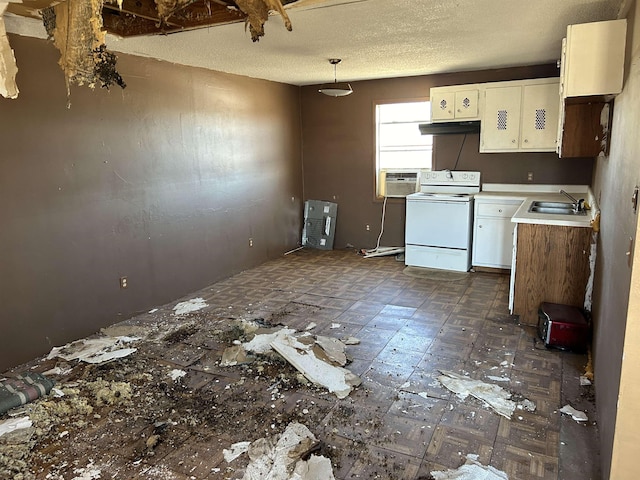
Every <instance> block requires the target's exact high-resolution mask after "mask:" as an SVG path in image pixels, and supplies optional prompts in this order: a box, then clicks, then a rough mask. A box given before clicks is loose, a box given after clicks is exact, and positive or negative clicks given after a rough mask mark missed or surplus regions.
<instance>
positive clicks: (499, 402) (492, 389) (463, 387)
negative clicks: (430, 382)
mask: <svg viewBox="0 0 640 480" xmlns="http://www.w3.org/2000/svg"><path fill="white" fill-rule="evenodd" d="M441 373H442V375H441V376H439V377H438V380H439V381H440V383H442V385H444V386H445V387H446V388H448V389H449V390H451V391H452V392H453V393H455V394H456V395H457V396H458V397H459V398H460V399H461V400H464V399H465V398H467V397H468V396H469V395H471V396H472V397H475V398H477V399H478V400H482V401H483V402H487V403H488V404H489V406H490V407H491V408H493V409H494V410H495V412H496V413H498V414H499V415H502V416H504V417H506V418H509V419H510V418H511V415H513V411H514V410H515V409H516V402H514V401H512V400H509V399H510V398H511V394H510V393H509V392H507V391H506V390H504V389H502V388H501V387H499V386H498V385H493V384H490V383H485V382H483V381H480V380H474V379H472V378H469V377H464V376H462V375H458V374H457V373H454V372H448V371H446V370H441Z"/></svg>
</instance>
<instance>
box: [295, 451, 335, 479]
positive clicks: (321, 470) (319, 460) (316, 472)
mask: <svg viewBox="0 0 640 480" xmlns="http://www.w3.org/2000/svg"><path fill="white" fill-rule="evenodd" d="M332 478H333V479H335V477H334V476H333V467H332V466H331V460H329V459H328V458H327V457H323V456H321V455H311V456H310V457H309V460H307V461H306V462H305V461H304V460H299V461H298V463H296V468H295V470H294V471H293V475H292V476H291V480H330V479H332Z"/></svg>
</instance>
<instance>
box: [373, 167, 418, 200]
mask: <svg viewBox="0 0 640 480" xmlns="http://www.w3.org/2000/svg"><path fill="white" fill-rule="evenodd" d="M379 185H380V196H381V197H402V198H404V197H406V196H407V195H410V194H412V193H416V192H417V191H418V190H419V189H420V171H419V170H408V169H393V170H392V169H387V170H380V183H379Z"/></svg>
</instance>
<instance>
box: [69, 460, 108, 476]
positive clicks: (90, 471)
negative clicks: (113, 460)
mask: <svg viewBox="0 0 640 480" xmlns="http://www.w3.org/2000/svg"><path fill="white" fill-rule="evenodd" d="M73 473H74V474H75V475H76V476H75V477H73V478H72V479H71V480H97V479H99V478H101V477H102V472H101V471H100V470H99V469H97V468H94V465H93V462H91V461H90V462H89V464H88V465H87V466H86V467H84V468H74V470H73Z"/></svg>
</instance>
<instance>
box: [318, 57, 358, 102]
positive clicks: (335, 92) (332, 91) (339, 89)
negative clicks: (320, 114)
mask: <svg viewBox="0 0 640 480" xmlns="http://www.w3.org/2000/svg"><path fill="white" fill-rule="evenodd" d="M341 61H342V60H341V59H340V58H330V59H329V63H330V64H331V65H333V83H330V84H327V85H324V86H323V87H321V88H320V89H318V91H319V92H320V93H322V94H323V95H327V96H329V97H345V96H347V95H351V94H352V93H353V89H352V88H351V85H349V84H348V83H346V82H341V83H338V78H337V76H336V65H338V64H339V63H340V62H341Z"/></svg>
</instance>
